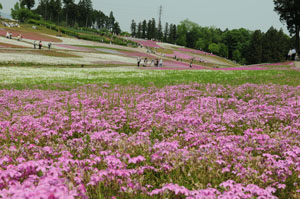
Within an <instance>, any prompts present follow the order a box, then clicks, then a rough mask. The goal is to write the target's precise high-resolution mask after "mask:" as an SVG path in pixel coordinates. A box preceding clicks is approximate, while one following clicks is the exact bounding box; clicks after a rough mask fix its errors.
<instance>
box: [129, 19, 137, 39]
mask: <svg viewBox="0 0 300 199" xmlns="http://www.w3.org/2000/svg"><path fill="white" fill-rule="evenodd" d="M130 29H131V36H133V37H135V36H136V23H135V21H134V20H132V21H131V26H130Z"/></svg>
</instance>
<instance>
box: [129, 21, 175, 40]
mask: <svg viewBox="0 0 300 199" xmlns="http://www.w3.org/2000/svg"><path fill="white" fill-rule="evenodd" d="M156 24H157V25H156ZM130 30H131V36H133V37H136V38H141V39H152V40H158V41H163V42H168V43H176V39H177V26H176V25H175V24H169V23H166V24H165V26H164V28H163V27H162V25H161V23H160V22H158V23H156V21H155V19H154V18H152V19H150V20H148V21H147V20H143V21H142V22H139V23H136V22H135V21H134V20H132V21H131V26H130Z"/></svg>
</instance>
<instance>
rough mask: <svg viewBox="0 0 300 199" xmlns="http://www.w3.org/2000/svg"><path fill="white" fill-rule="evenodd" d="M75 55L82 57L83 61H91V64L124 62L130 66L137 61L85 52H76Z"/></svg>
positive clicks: (129, 58)
mask: <svg viewBox="0 0 300 199" xmlns="http://www.w3.org/2000/svg"><path fill="white" fill-rule="evenodd" d="M73 54H75V55H78V56H81V57H82V58H80V59H81V60H84V61H87V62H88V61H90V62H97V61H99V62H109V61H113V62H124V63H128V64H135V63H136V59H134V58H131V57H123V56H119V55H111V54H100V53H85V52H74V53H73Z"/></svg>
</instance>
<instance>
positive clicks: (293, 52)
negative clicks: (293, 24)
mask: <svg viewBox="0 0 300 199" xmlns="http://www.w3.org/2000/svg"><path fill="white" fill-rule="evenodd" d="M296 53H297V52H296V49H295V48H293V50H292V60H293V61H295V58H296Z"/></svg>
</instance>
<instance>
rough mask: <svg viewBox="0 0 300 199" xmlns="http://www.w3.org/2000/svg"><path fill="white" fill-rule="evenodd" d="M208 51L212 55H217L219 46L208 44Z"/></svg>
mask: <svg viewBox="0 0 300 199" xmlns="http://www.w3.org/2000/svg"><path fill="white" fill-rule="evenodd" d="M208 50H209V51H210V52H212V53H213V54H216V55H218V54H219V52H220V46H219V45H218V44H216V43H211V44H209V46H208Z"/></svg>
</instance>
